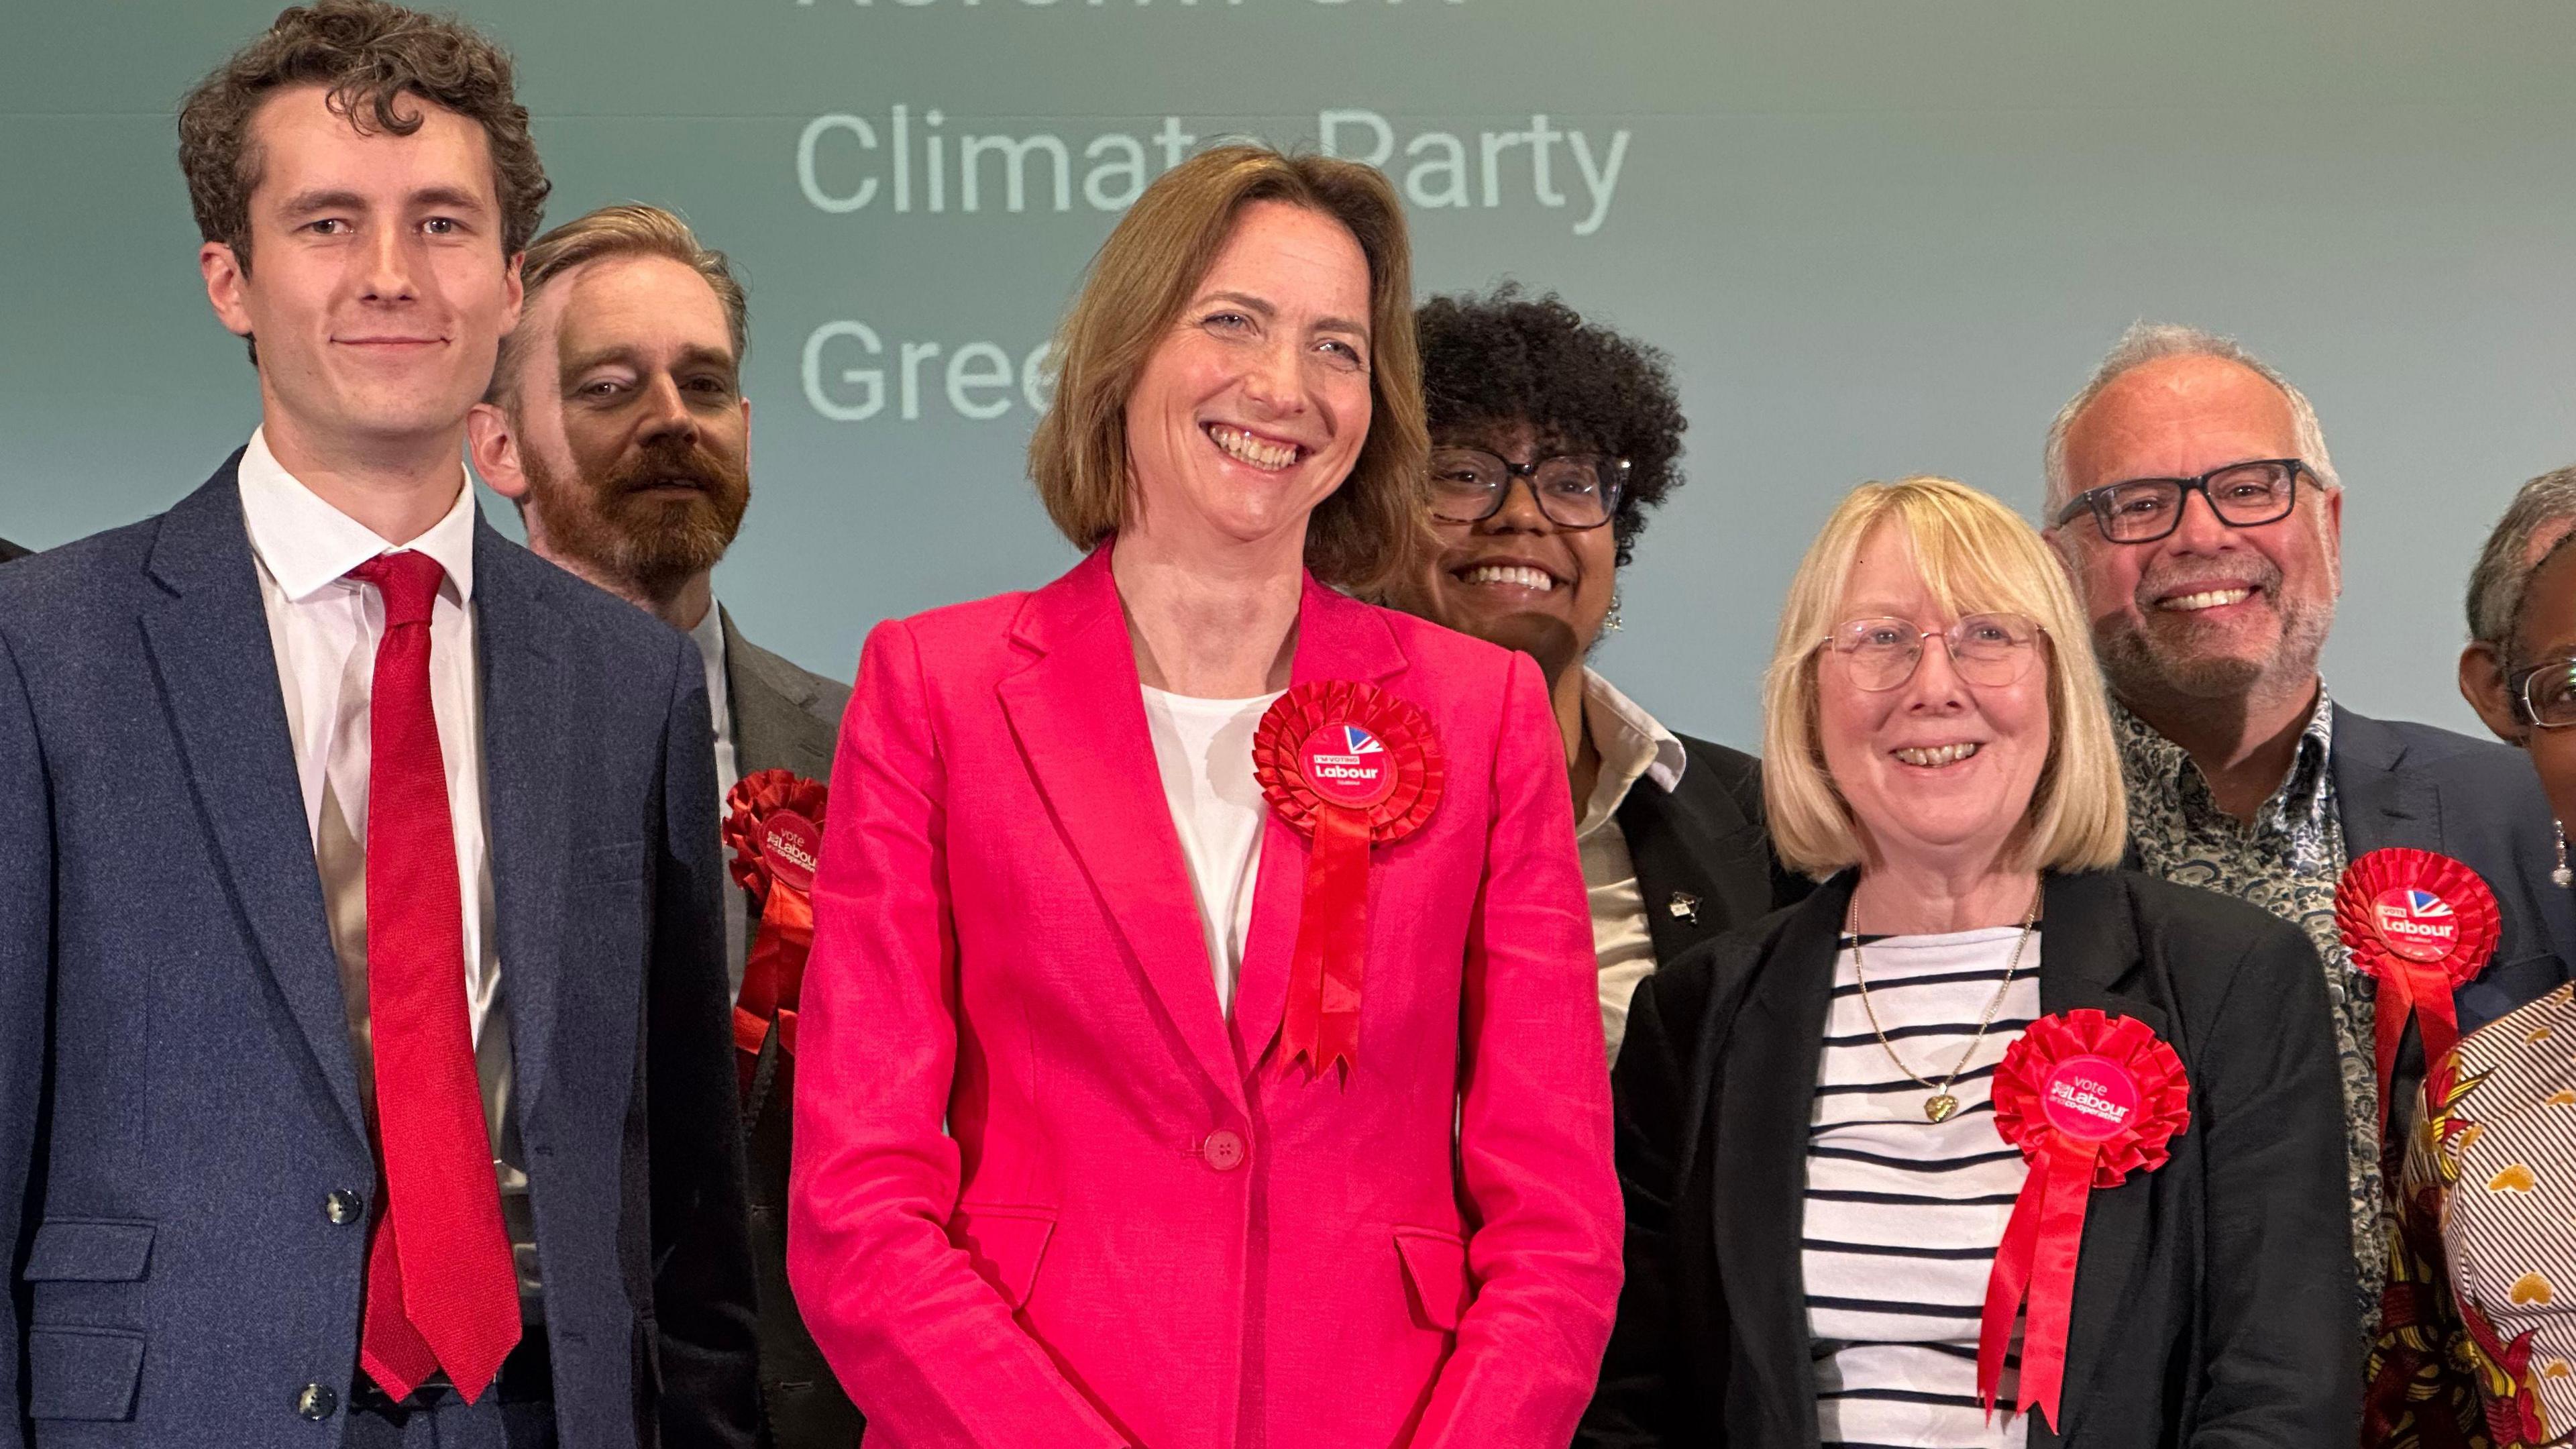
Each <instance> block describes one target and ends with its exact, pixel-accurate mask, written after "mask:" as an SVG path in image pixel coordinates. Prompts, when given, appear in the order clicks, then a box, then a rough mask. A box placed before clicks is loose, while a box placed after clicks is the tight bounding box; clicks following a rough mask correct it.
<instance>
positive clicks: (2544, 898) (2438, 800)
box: [2330, 705, 2576, 1032]
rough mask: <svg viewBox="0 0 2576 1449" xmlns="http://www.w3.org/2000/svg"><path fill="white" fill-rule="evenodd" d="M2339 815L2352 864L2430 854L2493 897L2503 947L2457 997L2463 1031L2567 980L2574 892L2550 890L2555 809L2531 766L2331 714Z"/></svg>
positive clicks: (2488, 748) (2459, 743) (2481, 746)
mask: <svg viewBox="0 0 2576 1449" xmlns="http://www.w3.org/2000/svg"><path fill="white" fill-rule="evenodd" d="M2330 758H2331V761H2332V766H2331V768H2332V769H2333V772H2334V785H2335V801H2336V808H2337V809H2338V810H2339V811H2340V812H2341V814H2342V817H2343V845H2344V853H2345V855H2346V856H2347V857H2349V858H2351V859H2354V860H2359V859H2360V858H2361V857H2362V856H2363V855H2364V854H2366V853H2368V852H2370V851H2373V850H2377V849H2379V848H2381V847H2382V846H2392V845H2400V846H2412V847H2414V848H2416V849H2418V850H2432V851H2439V852H2440V853H2442V854H2444V855H2447V856H2450V857H2451V858H2452V859H2454V860H2458V861H2460V862H2462V863H2464V864H2466V865H2467V866H2468V867H2469V869H2471V870H2474V871H2476V872H2477V873H2478V875H2479V876H2480V877H2481V878H2483V879H2484V880H2485V881H2486V883H2487V886H2488V888H2489V889H2491V890H2493V891H2494V892H2495V898H2496V906H2497V909H2498V911H2499V912H2500V913H2501V915H2502V917H2503V920H2502V923H2501V924H2502V926H2503V939H2502V941H2501V942H2499V943H2498V945H2497V947H2496V953H2495V956H2494V958H2493V959H2492V960H2491V961H2489V963H2488V964H2487V968H2486V970H2485V971H2484V972H2483V973H2481V974H2480V975H2479V977H2478V979H2477V980H2475V981H2473V982H2470V983H2469V984H2468V985H2467V986H2464V987H2462V988H2460V990H2459V991H2458V992H2457V993H2456V995H2455V998H2454V999H2455V1000H2456V1001H2457V1003H2458V1005H2459V1012H2460V1030H2461V1031H2463V1032H2468V1031H2474V1030H2476V1029H2477V1028H2479V1027H2481V1026H2484V1025H2486V1024H2487V1023H2488V1022H2490V1021H2493V1020H2495V1019H2496V1018H2497V1017H2499V1016H2502V1015H2504V1014H2505V1013H2506V1012H2508V1011H2511V1010H2513V1009H2514V1008H2515V1007H2517V1006H2521V1005H2523V1004H2524V1003H2525V1002H2528V1001H2532V1000H2534V999H2536V998H2539V997H2542V996H2546V995H2548V994H2549V993H2550V992H2551V991H2553V990H2556V989H2557V988H2558V986H2559V985H2560V983H2562V982H2565V981H2566V980H2568V979H2569V975H2568V969H2567V968H2568V964H2569V963H2570V962H2576V894H2571V893H2570V892H2568V891H2566V890H2563V889H2561V888H2560V887H2558V886H2557V885H2554V884H2552V883H2551V881H2550V879H2549V872H2550V869H2551V867H2552V865H2553V864H2554V862H2555V859H2556V855H2555V851H2554V849H2553V846H2552V842H2551V840H2550V835H2549V822H2550V814H2549V801H2548V798H2547V797H2546V796H2544V795H2542V794H2541V791H2540V779H2539V777H2538V776H2536V775H2534V774H2533V773H2532V770H2531V758H2530V757H2529V756H2528V755H2525V754H2524V753H2523V752H2522V751H2520V750H2517V749H2515V748H2513V747H2512V746H2510V745H2503V744H2498V743H2497V742H2495V741H2493V740H2479V739H2471V738H2470V737H2469V736H2467V735H2463V734H2455V733H2453V732H2452V731H2450V730H2446V729H2437V728H2435V727H2434V726H2432V725H2424V724H2411V723H2408V722H2406V721H2402V720H2378V719H2372V718H2370V717H2369V716H2367V715H2359V714H2355V713H2353V712H2352V711H2351V710H2348V709H2345V708H2344V707H2343V706H2341V705H2337V706H2335V711H2334V750H2333V751H2332V754H2331V757H2330Z"/></svg>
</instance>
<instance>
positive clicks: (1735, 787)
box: [1619, 735, 1816, 962]
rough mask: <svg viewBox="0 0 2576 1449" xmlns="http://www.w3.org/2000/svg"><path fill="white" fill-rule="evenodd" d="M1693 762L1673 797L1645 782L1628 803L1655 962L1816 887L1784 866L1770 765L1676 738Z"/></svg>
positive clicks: (1625, 811)
mask: <svg viewBox="0 0 2576 1449" xmlns="http://www.w3.org/2000/svg"><path fill="white" fill-rule="evenodd" d="M1676 738H1678V739H1679V740H1680V741H1681V742H1682V748H1683V750H1685V751H1687V752H1688V754H1689V756H1690V765H1689V767H1688V768H1686V769H1684V770H1683V771H1682V777H1681V780H1680V782H1679V784H1678V785H1677V786H1676V787H1675V788H1674V789H1673V790H1671V791H1670V792H1667V791H1665V790H1664V789H1663V788H1662V787H1661V786H1658V785H1657V784H1656V783H1655V782H1654V781H1653V780H1651V779H1646V780H1640V781H1638V782H1637V784H1636V786H1635V788H1633V789H1631V790H1629V792H1628V798H1627V799H1626V800H1625V801H1623V802H1621V804H1620V806H1619V831H1620V833H1621V834H1623V835H1625V836H1627V837H1628V859H1629V860H1630V861H1631V862H1632V863H1634V864H1635V866H1636V868H1637V892H1638V895H1639V896H1640V897H1641V898H1642V899H1643V900H1644V902H1645V906H1646V931H1647V934H1648V935H1650V936H1652V937H1653V938H1654V942H1655V959H1656V960H1657V961H1659V962H1661V961H1671V960H1673V959H1674V958H1676V957H1678V956H1680V955H1681V954H1682V953H1683V952H1684V951H1687V950H1689V949H1690V948H1691V947H1693V946H1696V945H1698V944H1699V943H1700V942H1702V941H1707V940H1713V939H1715V938H1716V937H1719V936H1722V935H1725V934H1726V933H1727V932H1729V931H1731V930H1734V929H1735V928H1736V927H1738V926H1741V925H1745V924H1747V923H1749V922H1752V921H1758V920H1760V919H1762V918H1763V917H1764V916H1767V915H1769V914H1771V913H1772V912H1773V911H1775V910H1778V909H1779V908H1780V907H1782V906H1786V905H1793V904H1795V903H1797V902H1799V901H1802V900H1805V899H1806V898H1807V893H1808V892H1809V891H1811V890H1814V889H1815V888H1816V887H1815V883H1814V882H1813V881H1810V880H1808V879H1807V878H1806V877H1805V876H1802V875H1793V874H1791V873H1790V872H1788V871H1786V870H1783V869H1781V867H1780V862H1779V861H1778V860H1777V859H1776V858H1774V857H1773V856H1772V854H1771V838H1770V836H1769V835H1768V834H1767V833H1766V832H1765V830H1764V829H1763V823H1762V761H1761V760H1760V759H1758V758H1756V757H1755V756H1752V755H1748V754H1745V753H1744V752H1743V751H1741V750H1730V749H1728V748H1727V747H1726V746H1724V745H1713V744H1710V743H1709V742H1708V741H1706V740H1697V739H1693V738H1691V737H1690V736H1689V735H1679V736H1676Z"/></svg>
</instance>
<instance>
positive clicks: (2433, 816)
mask: <svg viewBox="0 0 2576 1449" xmlns="http://www.w3.org/2000/svg"><path fill="white" fill-rule="evenodd" d="M2405 758H2406V741H2405V739H2404V737H2402V736H2400V735H2399V734H2398V733H2397V732H2396V731H2395V730H2392V729H2390V728H2389V727H2388V726H2386V725H2384V724H2381V723H2380V722H2379V721H2377V720H2375V719H2370V718H2368V717H2366V716H2363V715H2357V714H2354V713H2353V712H2352V711H2351V710H2348V709H2345V708H2344V707H2343V706H2341V705H2336V706H2335V710H2334V750H2333V754H2332V758H2331V761H2330V763H2329V765H2328V768H2329V769H2330V770H2331V771H2332V773H2333V775H2334V787H2335V808H2336V812H2337V814H2338V815H2340V816H2341V817H2342V821H2343V847H2344V855H2345V856H2346V857H2347V858H2349V859H2353V860H2359V859H2360V858H2361V857H2363V856H2365V855H2367V854H2369V853H2370V852H2372V851H2374V850H2377V849H2380V848H2381V847H2382V846H2389V845H2397V844H2401V843H2403V842H2404V841H2406V840H2408V839H2414V840H2436V841H2438V840H2440V839H2441V837H2442V803H2441V798H2440V796H2439V795H2437V794H2436V793H2435V792H2434V789H2433V784H2432V781H2431V780H2429V779H2427V778H2426V777H2425V776H2424V775H2423V774H2422V772H2420V771H2410V770H2401V769H2399V768H2398V764H2399V762H2401V761H2403V760H2404V759H2405ZM2417 822H2422V823H2420V824H2418V823H2417Z"/></svg>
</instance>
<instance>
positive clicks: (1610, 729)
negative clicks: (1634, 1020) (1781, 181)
mask: <svg viewBox="0 0 2576 1449" xmlns="http://www.w3.org/2000/svg"><path fill="white" fill-rule="evenodd" d="M1415 325H1416V327H1417V329H1418V330H1419V334H1420V337H1421V346H1422V382H1423V402H1424V408H1425V411H1426V412H1427V413H1428V414H1429V421H1430V425H1431V482H1432V493H1431V505H1430V506H1431V512H1432V518H1433V532H1434V534H1435V536H1436V545H1437V546H1436V547H1435V548H1434V550H1433V551H1432V554H1431V556H1430V558H1429V560H1428V562H1427V565H1426V566H1425V567H1424V568H1422V569H1421V570H1420V571H1419V572H1418V573H1417V574H1416V575H1415V576H1414V577H1413V578H1412V579H1411V580H1409V581H1408V582H1407V584H1406V586H1405V587H1404V588H1402V589H1401V590H1400V591H1399V597H1398V598H1397V599H1396V600H1395V602H1397V603H1398V604H1399V605H1400V606H1402V607H1404V608H1407V609H1410V610H1411V611H1412V612H1414V613H1418V614H1421V615H1424V616H1425V617H1427V618H1431V619H1434V620H1437V621H1438V622H1440V623H1443V624H1446V625H1448V626H1449V627H1450V628H1453V629H1456V630H1458V631H1460V632H1462V633H1466V634H1472V635H1475V636H1476V637H1477V638H1480V639H1485V640H1489V641H1491V642H1493V643H1496V644H1500V645H1503V646H1504V647H1505V648H1509V649H1516V650H1519V651H1520V652H1522V653H1525V654H1528V655H1530V656H1532V657H1533V658H1535V659H1537V661H1538V664H1539V668H1540V669H1541V670H1542V671H1543V672H1544V673H1545V674H1546V675H1547V681H1548V694H1549V699H1550V702H1551V703H1552V704H1553V705H1554V707H1555V722H1556V728H1557V732H1558V734H1559V735H1560V736H1561V737H1562V741H1563V744H1564V749H1565V763H1566V769H1567V771H1568V773H1569V774H1570V775H1571V776H1572V782H1573V786H1574V803H1575V813H1576V815H1577V817H1578V818H1577V820H1576V824H1575V833H1576V836H1577V838H1578V840H1579V842H1580V845H1581V849H1582V857H1583V883H1584V886H1585V888H1586V889H1587V891H1588V892H1589V893H1590V895H1591V905H1592V940H1593V948H1594V952H1595V955H1596V956H1597V958H1598V961H1599V967H1600V985H1601V1027H1602V1033H1603V1035H1604V1036H1605V1037H1606V1038H1607V1039H1608V1044H1609V1050H1610V1055H1611V1057H1612V1059H1613V1060H1615V1059H1616V1058H1617V1057H1618V1054H1619V1041H1620V1037H1621V1034H1622V1033H1623V1032H1624V1031H1625V1029H1626V1027H1627V1020H1628V998H1629V997H1630V996H1631V995H1632V994H1634V993H1635V991H1636V989H1637V983H1638V982H1640V981H1643V980H1645V979H1646V977H1648V976H1649V975H1652V974H1653V972H1654V970H1655V965H1656V963H1657V962H1658V961H1668V960H1670V959H1672V958H1673V956H1674V955H1676V954H1677V953H1679V952H1680V951H1681V950H1682V949H1683V948H1684V947H1687V946H1690V945H1692V944H1693V943H1695V942H1697V941H1700V940H1703V939H1706V938H1708V937H1712V936H1715V935H1718V934H1720V933H1721V932H1723V931H1725V930H1726V929H1728V928H1729V927H1732V926H1736V925H1740V924H1742V923H1744V922H1746V921H1751V920H1754V919H1756V918H1758V917H1761V916H1763V915H1766V914H1768V913H1769V912H1771V911H1772V910H1774V909H1775V908H1777V907H1780V906H1784V905H1788V904H1790V903H1791V902H1793V901H1796V900H1798V899H1799V898H1801V897H1803V896H1804V895H1805V894H1806V893H1807V889H1808V884H1807V882H1806V881H1805V880H1804V879H1802V878H1800V877H1797V876H1794V875H1791V874H1790V873H1788V872H1786V871H1784V870H1782V869H1781V868H1780V866H1779V863H1778V861H1777V860H1775V859H1774V858H1773V856H1772V854H1771V850H1770V847H1769V844H1768V842H1767V841H1766V839H1765V836H1764V832H1763V826H1762V762H1761V761H1760V760H1757V759H1755V758H1754V757H1753V756H1751V755H1747V754H1744V753H1742V752H1740V751H1736V750H1730V749H1727V748H1725V747H1724V746H1722V745H1713V744H1710V743H1708V742H1707V741H1705V740H1696V739H1691V738H1688V737H1687V736H1683V735H1677V734H1675V733H1673V732H1672V731H1671V730H1668V729H1666V728H1664V727H1663V726H1662V725H1661V724H1658V723H1657V722H1656V721H1655V719H1654V717H1653V716H1652V715H1649V714H1647V713H1646V711H1644V710H1643V709H1641V708H1639V707H1638V706H1637V704H1636V702H1635V701H1633V700H1631V699H1629V698H1628V697H1627V696H1626V695H1624V694H1622V693H1620V692H1619V691H1618V690H1617V689H1616V688H1614V687H1612V685H1611V683H1610V681H1609V680H1607V679H1604V678H1603V677H1602V676H1601V675H1600V673H1599V672H1597V671H1596V670H1594V669H1592V668H1591V667H1590V666H1589V665H1588V664H1587V663H1586V658H1587V656H1588V655H1589V654H1590V653H1591V651H1592V648H1593V646H1594V645H1595V644H1596V643H1598V642H1599V641H1600V640H1601V639H1602V637H1603V636H1604V635H1606V634H1608V633H1612V632H1615V631H1616V630H1617V629H1618V628H1619V617H1618V594H1619V583H1618V572H1619V570H1620V568H1622V567H1623V566H1625V565H1626V564H1627V563H1628V561H1629V559H1630V558H1631V557H1632V556H1633V554H1634V552H1635V548H1636V542H1637V535H1638V534H1640V533H1642V532H1644V531H1645V527H1646V510H1647V509H1649V508H1653V507H1655V506H1656V505H1658V504H1660V503H1662V502H1663V501H1664V497H1665V495H1667V494H1669V493H1670V492H1671V491H1672V490H1673V489H1675V488H1677V487H1679V486H1681V481H1682V475H1681V470H1680V469H1679V468H1678V467H1677V466H1675V464H1676V460H1678V459H1679V458H1680V456H1681V451H1682V441H1681V438H1682V429H1683V428H1684V427H1685V426H1687V425H1686V424H1685V423H1684V421H1683V419H1682V411H1681V402H1680V399H1678V398H1677V397H1675V396H1674V393H1673V383H1672V378H1671V377H1670V376H1669V375H1668V374H1667V373H1666V371H1665V361H1664V357H1663V354H1662V353H1660V352H1657V351H1656V350H1655V349H1653V348H1651V347H1647V346H1644V345H1642V344H1640V343H1637V342H1633V341H1630V340H1629V339H1627V338H1625V337H1622V336H1620V335H1619V334H1618V333H1616V332H1613V331H1611V330H1610V329H1609V328H1607V327H1602V326H1599V325H1597V324H1593V323H1587V322H1585V321H1584V320H1583V318H1582V317H1581V316H1580V315H1579V314H1577V313H1576V312H1575V310H1574V309H1573V308H1571V307H1568V306H1566V305H1565V304H1564V303H1563V302H1560V301H1558V300H1557V299H1556V297H1555V296H1553V295H1549V296H1545V297H1539V298H1530V297H1525V296H1523V295H1522V294H1521V292H1520V290H1519V288H1518V287H1516V286H1513V285H1510V284H1506V285H1504V286H1503V287H1502V288H1501V289H1499V290H1497V291H1496V292H1494V293H1493V294H1492V295H1491V296H1486V297H1472V296H1469V297H1436V298H1433V299H1432V300H1431V301H1430V302H1428V303H1426V304H1424V305H1423V306H1422V307H1421V308H1420V309H1419V310H1418V311H1417V312H1416V313H1415ZM1522 483H1526V484H1527V485H1529V486H1527V487H1526V488H1523V487H1520V486H1517V485H1519V484H1522ZM1641 781H1642V782H1644V783H1643V786H1642V787H1641V785H1640V782H1641Z"/></svg>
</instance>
